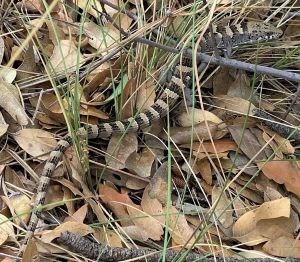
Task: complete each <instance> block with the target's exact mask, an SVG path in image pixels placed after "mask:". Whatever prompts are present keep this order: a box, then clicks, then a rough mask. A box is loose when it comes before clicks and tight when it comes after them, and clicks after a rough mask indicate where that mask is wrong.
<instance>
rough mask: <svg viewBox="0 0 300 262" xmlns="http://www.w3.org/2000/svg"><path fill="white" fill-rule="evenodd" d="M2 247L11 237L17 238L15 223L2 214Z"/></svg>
mask: <svg viewBox="0 0 300 262" xmlns="http://www.w3.org/2000/svg"><path fill="white" fill-rule="evenodd" d="M0 232H1V234H0V245H2V244H3V243H4V242H5V241H6V240H8V238H9V237H12V238H15V232H14V227H13V223H12V222H11V221H10V220H9V219H8V218H7V217H6V216H4V215H2V214H0Z"/></svg>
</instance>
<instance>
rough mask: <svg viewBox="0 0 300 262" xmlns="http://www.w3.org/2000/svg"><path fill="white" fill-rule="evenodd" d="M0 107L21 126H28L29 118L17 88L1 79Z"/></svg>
mask: <svg viewBox="0 0 300 262" xmlns="http://www.w3.org/2000/svg"><path fill="white" fill-rule="evenodd" d="M0 93H1V96H0V106H1V107H3V109H4V110H5V111H6V112H7V113H8V114H9V115H10V116H11V117H12V118H13V119H14V120H16V121H17V122H18V123H19V124H20V125H24V126H25V125H27V124H28V118H27V115H26V113H25V111H24V108H23V107H22V105H21V103H20V98H19V95H18V90H17V88H16V87H15V86H14V85H12V84H9V83H7V82H5V81H3V80H1V79H0Z"/></svg>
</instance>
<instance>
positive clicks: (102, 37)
mask: <svg viewBox="0 0 300 262" xmlns="http://www.w3.org/2000/svg"><path fill="white" fill-rule="evenodd" d="M83 30H84V34H85V35H86V36H87V37H88V38H89V44H90V45H91V46H92V47H93V48H95V49H97V51H99V52H101V51H103V50H105V49H106V48H108V47H110V46H111V45H113V44H114V43H116V42H119V41H120V32H119V31H118V30H117V29H116V28H115V27H113V26H112V25H111V24H106V25H105V26H104V27H103V26H101V27H100V26H99V25H97V24H95V23H93V22H85V23H84V26H83Z"/></svg>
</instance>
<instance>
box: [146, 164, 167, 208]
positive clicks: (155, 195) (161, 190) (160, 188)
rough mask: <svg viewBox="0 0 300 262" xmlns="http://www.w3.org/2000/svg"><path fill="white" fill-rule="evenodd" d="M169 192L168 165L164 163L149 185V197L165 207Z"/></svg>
mask: <svg viewBox="0 0 300 262" xmlns="http://www.w3.org/2000/svg"><path fill="white" fill-rule="evenodd" d="M166 192H168V163H167V162H164V163H163V164H162V165H161V166H160V167H159V168H158V169H157V170H156V172H155V174H154V175H153V177H152V178H151V180H150V183H149V191H148V194H149V197H150V198H152V199H157V200H158V201H159V202H160V203H161V204H163V205H165V204H166V201H167V195H166Z"/></svg>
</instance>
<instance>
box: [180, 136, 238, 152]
mask: <svg viewBox="0 0 300 262" xmlns="http://www.w3.org/2000/svg"><path fill="white" fill-rule="evenodd" d="M181 147H184V148H190V147H191V145H190V144H184V145H181ZM192 148H193V150H194V151H195V153H197V152H201V153H202V152H208V153H222V152H227V151H230V150H233V151H236V150H237V145H236V143H235V142H234V141H232V140H230V139H227V138H224V139H219V140H215V141H214V142H213V143H212V142H210V141H206V142H203V143H201V142H194V143H193V145H192Z"/></svg>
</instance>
